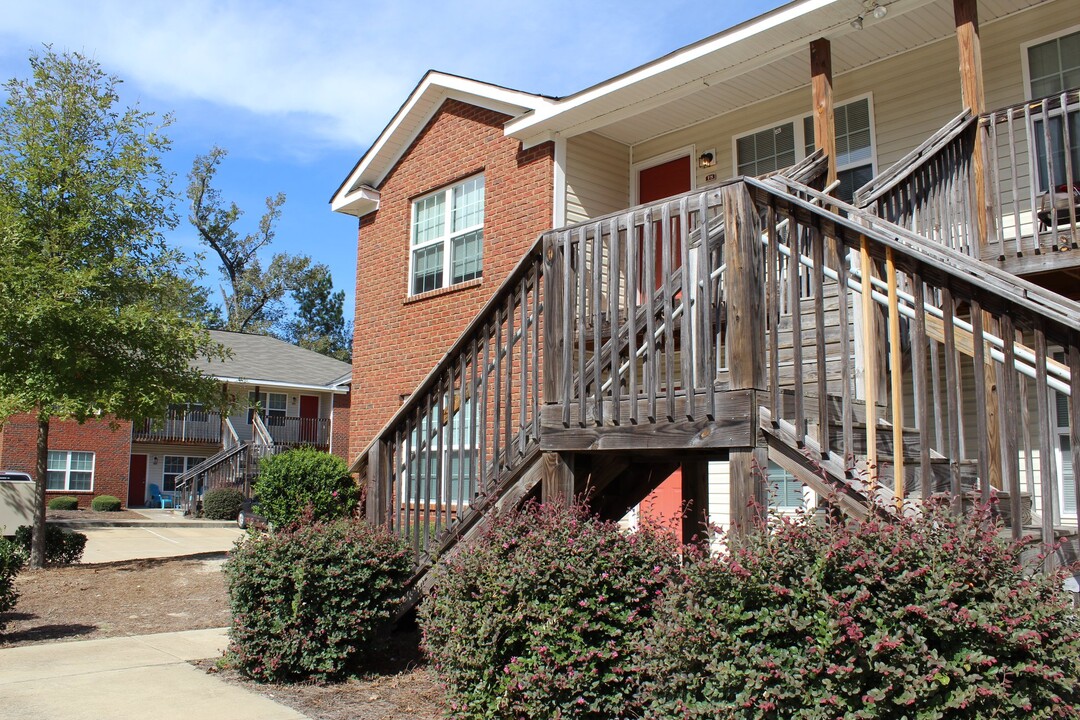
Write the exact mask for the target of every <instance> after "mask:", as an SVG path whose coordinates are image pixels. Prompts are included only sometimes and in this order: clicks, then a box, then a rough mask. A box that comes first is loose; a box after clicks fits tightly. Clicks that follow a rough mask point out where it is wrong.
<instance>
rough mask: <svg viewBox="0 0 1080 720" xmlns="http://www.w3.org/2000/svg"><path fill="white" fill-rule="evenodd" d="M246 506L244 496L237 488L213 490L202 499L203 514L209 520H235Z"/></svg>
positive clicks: (208, 491) (207, 492)
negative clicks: (244, 505)
mask: <svg viewBox="0 0 1080 720" xmlns="http://www.w3.org/2000/svg"><path fill="white" fill-rule="evenodd" d="M243 504H244V494H243V493H242V492H240V491H239V490H237V489H236V488H213V489H212V490H207V491H206V493H205V494H204V495H203V499H202V514H203V517H204V518H206V519H207V520H235V519H236V516H237V515H238V514H239V513H240V507H241V506H242V505H243Z"/></svg>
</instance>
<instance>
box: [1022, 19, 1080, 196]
mask: <svg viewBox="0 0 1080 720" xmlns="http://www.w3.org/2000/svg"><path fill="white" fill-rule="evenodd" d="M1023 52H1024V56H1023V60H1024V75H1025V80H1026V83H1027V91H1028V98H1029V99H1032V100H1036V99H1039V98H1044V97H1049V96H1051V95H1059V94H1061V93H1062V92H1064V91H1066V90H1073V89H1076V88H1080V30H1077V29H1075V28H1074V29H1073V30H1072V31H1071V32H1070V31H1066V32H1065V33H1063V34H1061V35H1059V36H1057V37H1052V38H1049V39H1046V38H1044V39H1042V40H1038V41H1036V42H1034V43H1031V44H1028V45H1025V46H1024V49H1023ZM1048 122H1049V125H1050V128H1049V130H1050V133H1049V134H1050V148H1051V152H1050V154H1049V156H1048V154H1047V152H1046V141H1047V138H1046V135H1047V132H1046V127H1045V123H1044V122H1043V120H1042V119H1041V118H1035V120H1034V122H1033V123H1032V126H1031V134H1032V139H1033V140H1034V143H1035V158H1036V160H1035V164H1036V168H1037V171H1038V176H1039V187H1038V191H1039V192H1048V191H1049V190H1050V183H1049V182H1047V180H1048V178H1049V177H1050V174H1051V172H1053V181H1054V182H1053V185H1054V187H1055V188H1057V189H1060V190H1065V186H1066V185H1067V184H1068V180H1069V178H1068V173H1067V165H1066V162H1065V160H1066V153H1065V130H1066V128H1067V129H1068V135H1069V155H1071V158H1070V160H1071V163H1072V172H1073V177H1072V181H1073V183H1074V184H1075V183H1077V182H1078V181H1080V108H1078V107H1076V106H1075V105H1073V106H1071V107H1067V108H1057V109H1056V110H1054V111H1053V112H1052V114H1051V115H1050V117H1049V118H1048Z"/></svg>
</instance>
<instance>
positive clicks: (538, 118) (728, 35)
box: [505, 0, 840, 146]
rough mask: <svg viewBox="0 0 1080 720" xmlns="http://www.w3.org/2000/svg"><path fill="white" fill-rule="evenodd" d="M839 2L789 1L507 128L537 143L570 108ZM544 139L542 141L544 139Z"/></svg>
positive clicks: (509, 123) (560, 101) (516, 134)
mask: <svg viewBox="0 0 1080 720" xmlns="http://www.w3.org/2000/svg"><path fill="white" fill-rule="evenodd" d="M836 2H840V0H802V1H801V2H793V3H789V4H788V5H785V6H783V7H780V8H777V9H776V10H773V11H772V12H769V13H766V14H765V15H761V16H759V17H757V18H755V19H753V20H750V21H748V22H745V23H742V24H741V25H736V26H735V27H733V28H731V29H729V30H727V31H724V32H721V33H719V34H718V35H714V36H713V37H711V38H706V39H705V40H702V41H700V42H697V43H694V44H692V45H688V46H686V47H685V48H682V49H680V50H676V51H675V52H673V53H671V54H670V55H667V56H665V57H662V58H660V59H658V60H654V61H653V62H651V63H648V64H646V65H642V66H641V67H639V68H637V69H635V70H631V71H629V72H627V73H624V74H622V75H619V76H616V77H614V78H612V79H610V80H607V81H605V82H602V83H600V84H598V85H594V86H593V87H591V88H588V89H586V90H582V91H581V92H579V93H575V94H573V95H569V96H567V97H565V98H563V99H561V100H559V101H557V102H551V103H547V104H546V105H544V106H543V107H540V108H537V109H535V110H533V111H532V112H530V113H528V114H526V115H523V116H521V117H518V118H515V119H514V120H511V121H510V122H508V123H507V124H506V128H505V130H506V134H507V135H511V136H513V137H517V138H519V139H522V140H524V141H525V142H526V146H531V145H533V144H537V138H536V137H535V136H536V135H537V134H538V133H543V134H544V136H545V137H548V136H550V134H551V133H553V132H558V129H557V128H553V127H551V125H550V124H549V125H545V124H546V123H548V122H549V121H551V120H552V119H554V118H557V117H558V116H559V115H562V114H563V113H566V112H567V111H570V110H573V109H575V108H579V107H581V106H584V105H587V104H589V103H590V102H593V101H595V100H597V99H599V98H601V97H603V96H605V95H610V94H612V93H615V92H618V91H620V90H624V89H626V88H630V87H632V86H633V85H635V84H637V83H640V82H642V81H645V80H648V79H650V78H653V77H655V76H657V75H662V74H663V73H665V72H668V71H670V70H673V69H675V68H678V67H680V66H682V65H686V64H687V63H690V62H693V61H694V60H698V59H700V58H703V57H705V56H707V55H710V54H712V53H715V52H718V51H720V50H723V49H724V48H727V47H730V46H732V45H735V44H736V43H739V42H742V41H745V40H748V39H750V38H753V37H754V36H757V35H760V34H762V33H765V32H767V31H769V30H771V29H773V28H775V27H777V26H780V25H783V24H785V23H787V22H790V21H791V20H794V19H796V18H799V17H802V16H804V15H808V14H810V13H812V12H814V11H815V10H819V9H821V8H823V7H827V6H829V5H832V4H834V3H836ZM696 87H697V86H696V85H695V86H692V87H690V88H689V89H688V90H687V92H690V91H692V90H694V89H695V88H696ZM637 107H638V108H639V109H640V108H641V106H640V105H638V106H637ZM540 142H542V140H540Z"/></svg>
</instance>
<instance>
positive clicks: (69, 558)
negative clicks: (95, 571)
mask: <svg viewBox="0 0 1080 720" xmlns="http://www.w3.org/2000/svg"><path fill="white" fill-rule="evenodd" d="M32 533H33V528H32V527H31V526H30V525H22V526H20V527H19V529H18V530H16V531H15V544H16V545H17V546H18V547H19V549H20V550H21V551H22V553H23V555H25V556H26V557H30V545H31V543H32V541H33V535H32ZM85 549H86V536H85V535H83V534H82V533H80V532H75V531H73V530H64V529H63V528H60V527H57V526H56V525H46V526H45V564H46V565H71V564H72V563H77V562H79V560H81V559H82V555H83V550H85Z"/></svg>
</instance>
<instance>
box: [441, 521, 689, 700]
mask: <svg viewBox="0 0 1080 720" xmlns="http://www.w3.org/2000/svg"><path fill="white" fill-rule="evenodd" d="M673 545H674V543H673V542H672V540H671V538H670V537H668V536H666V535H663V534H662V533H661V532H659V531H656V530H652V529H642V530H639V531H637V532H633V533H628V532H625V531H623V530H621V529H620V528H619V527H618V526H617V525H616V524H614V523H610V522H602V521H600V520H597V519H596V518H594V517H590V516H589V515H588V513H587V511H585V510H584V509H582V508H580V507H576V508H573V509H566V508H562V507H559V506H557V505H541V506H536V505H529V506H527V507H526V508H525V509H524V510H522V511H519V512H513V513H508V514H506V515H504V516H501V517H499V518H497V519H495V520H493V522H492V523H491V524H490V525H489V526H488V527H487V528H486V529H485V530H484V531H483V532H482V533H481V534H480V535H479V536H478V537H477V538H475V539H474V540H473V541H471V542H469V543H468V545H467V546H465V547H463V548H461V550H460V551H459V552H455V553H452V554H451V555H450V556H449V557H447V558H445V559H444V560H443V561H442V562H440V564H439V566H438V568H437V569H436V570H435V581H434V589H433V590H432V592H431V594H430V595H429V596H428V598H426V599H425V600H424V602H423V604H422V605H421V606H420V623H421V626H422V628H423V630H424V648H425V651H426V652H427V653H428V655H429V656H430V657H431V659H432V660H433V665H434V668H435V671H436V673H437V674H438V676H439V678H440V680H441V681H442V682H443V683H444V684H445V685H446V689H447V699H448V702H449V706H450V707H449V715H450V717H453V718H536V719H537V720H541V719H542V720H549V719H550V718H592V719H595V720H610V719H612V718H623V717H637V716H639V713H640V707H641V684H640V667H639V665H638V660H637V656H636V655H635V652H634V651H635V650H636V649H637V647H638V646H639V643H640V639H641V637H642V634H643V633H644V631H645V629H646V627H647V626H648V625H649V624H650V623H651V621H652V620H651V619H652V614H653V609H654V606H655V604H656V602H657V601H658V600H659V598H660V597H661V595H662V593H663V591H664V589H665V588H666V587H667V585H668V583H669V581H670V580H671V578H672V576H673V575H674V574H675V573H676V572H677V568H678V558H677V557H676V556H675V555H674V552H673Z"/></svg>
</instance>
